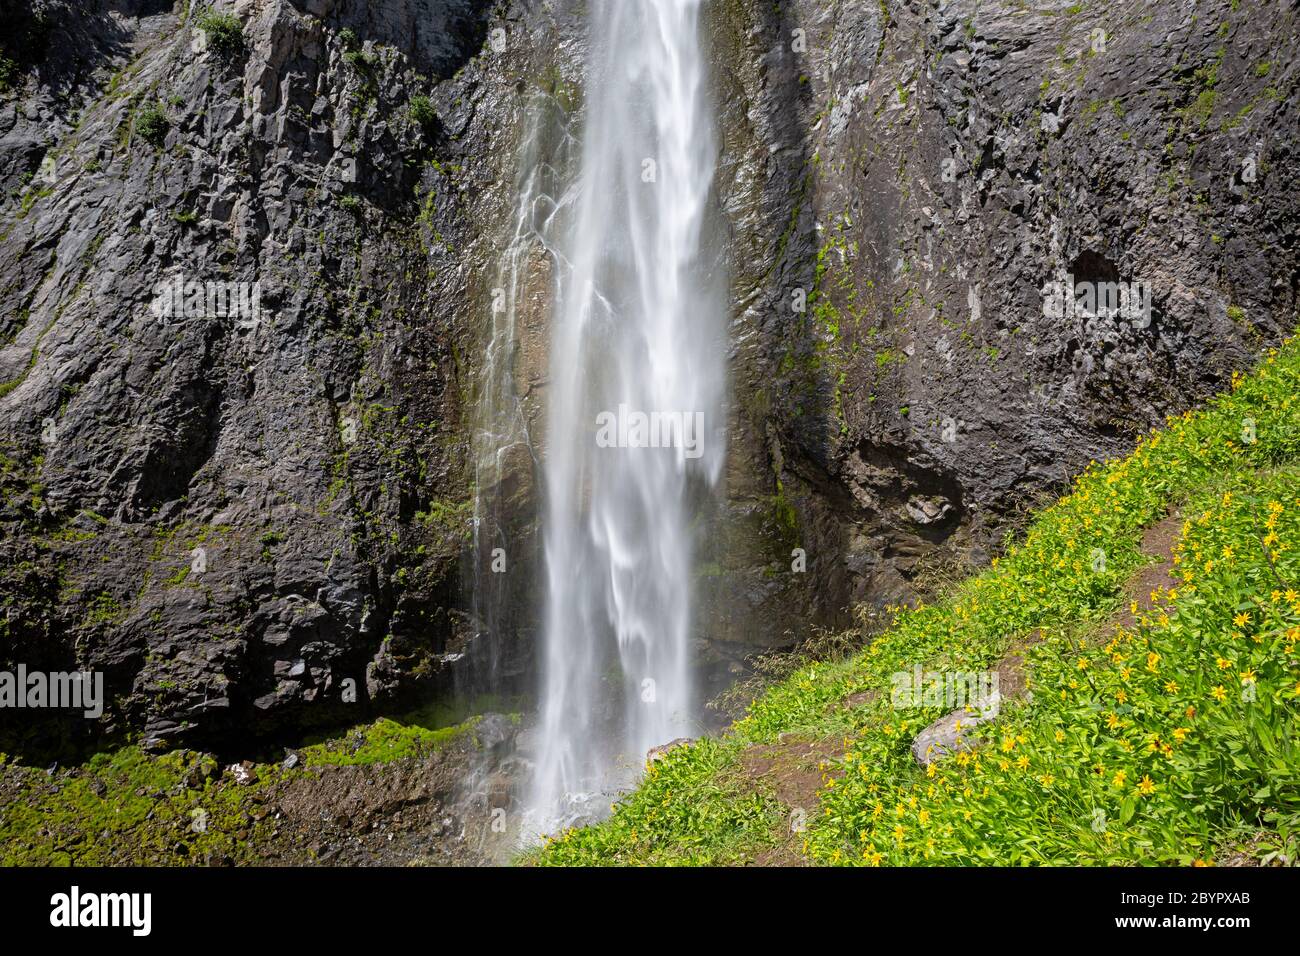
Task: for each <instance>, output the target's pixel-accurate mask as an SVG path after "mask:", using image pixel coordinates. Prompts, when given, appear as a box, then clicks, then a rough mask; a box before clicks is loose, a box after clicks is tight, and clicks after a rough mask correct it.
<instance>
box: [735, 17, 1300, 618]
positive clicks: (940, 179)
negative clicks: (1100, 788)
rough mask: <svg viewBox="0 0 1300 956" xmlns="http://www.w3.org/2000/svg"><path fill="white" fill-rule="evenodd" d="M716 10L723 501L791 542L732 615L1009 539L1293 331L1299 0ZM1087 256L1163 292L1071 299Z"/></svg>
mask: <svg viewBox="0 0 1300 956" xmlns="http://www.w3.org/2000/svg"><path fill="white" fill-rule="evenodd" d="M711 10H712V18H713V23H714V36H715V49H716V51H717V52H716V63H715V69H716V75H717V77H718V82H719V91H720V97H721V99H722V102H723V103H724V104H725V106H724V111H725V113H724V115H725V126H726V134H727V135H726V147H725V153H724V156H723V160H722V162H723V168H722V172H721V175H720V176H719V184H720V192H721V201H722V202H723V203H724V205H725V206H726V208H727V210H728V213H729V216H730V220H731V222H732V223H733V225H734V230H735V234H734V242H733V261H734V263H735V275H736V281H735V290H734V296H735V303H736V314H735V321H734V324H733V336H732V341H733V342H734V343H735V344H736V351H737V359H736V363H735V374H736V383H735V387H734V390H733V392H734V398H735V403H736V419H737V435H738V440H737V441H736V442H735V443H734V444H733V460H732V476H733V480H732V485H731V492H732V495H731V503H732V506H733V512H734V513H735V514H737V515H739V516H748V518H749V521H748V523H746V522H745V521H739V522H733V524H732V527H733V528H736V529H741V532H742V533H743V532H744V530H745V529H749V531H750V532H752V533H751V534H750V535H749V539H748V540H747V541H746V542H745V544H744V545H743V546H741V547H738V548H737V549H736V553H737V554H741V553H747V554H749V555H753V554H761V553H763V551H764V549H766V553H767V555H768V557H769V561H770V562H771V563H770V564H768V565H767V567H766V568H765V569H763V568H755V567H752V566H751V567H749V568H748V569H744V568H741V567H739V566H738V567H737V572H736V574H735V575H734V576H733V580H734V581H737V582H740V586H739V588H738V595H737V596H738V597H739V600H738V601H734V602H733V604H732V607H731V609H730V610H729V611H728V612H727V613H726V614H719V616H718V624H719V630H718V631H716V632H715V634H716V635H717V636H722V637H724V638H726V637H734V639H736V640H740V639H741V635H743V634H745V633H747V632H748V633H752V632H753V631H754V629H755V628H759V627H762V628H764V629H765V630H766V631H767V632H768V633H771V632H772V630H774V629H775V630H777V631H779V630H781V629H782V628H783V627H786V626H789V627H793V626H795V624H796V623H797V622H798V621H800V620H806V619H807V618H808V617H809V616H814V617H820V618H823V619H825V618H826V617H833V616H834V615H835V614H836V612H837V611H838V609H840V608H842V607H844V606H846V605H848V604H849V603H851V602H857V601H866V602H868V603H879V602H888V601H897V600H900V599H905V598H908V597H910V596H912V595H914V594H915V593H916V592H917V590H918V588H924V586H925V581H926V579H927V578H928V577H930V576H932V575H935V574H939V575H941V574H942V572H943V569H944V567H945V566H952V565H956V566H958V567H960V566H962V565H967V564H979V563H982V562H984V561H986V560H987V558H988V556H989V554H990V552H991V551H992V550H993V549H994V548H995V546H996V544H997V543H998V541H999V539H1000V537H1001V535H1002V534H1003V533H1004V532H1005V530H1006V529H1007V528H1008V527H1010V526H1013V525H1014V519H1015V517H1016V516H1017V514H1018V513H1019V512H1021V511H1022V510H1023V509H1024V508H1025V507H1026V506H1028V505H1031V504H1033V503H1034V502H1035V501H1036V500H1040V499H1041V497H1042V496H1043V495H1044V493H1045V492H1048V491H1050V490H1052V489H1055V488H1058V487H1059V486H1060V485H1061V484H1062V482H1063V481H1064V480H1065V479H1066V478H1067V477H1068V476H1070V475H1072V474H1075V473H1077V472H1078V471H1079V470H1081V469H1082V468H1083V467H1084V466H1085V465H1086V464H1087V463H1088V461H1089V460H1090V459H1092V458H1100V457H1103V456H1108V455H1112V454H1115V453H1118V452H1119V451H1121V450H1122V449H1124V448H1126V447H1129V446H1131V444H1132V442H1133V440H1134V436H1135V435H1136V434H1137V433H1138V432H1140V431H1143V430H1146V429H1147V428H1149V427H1150V426H1152V425H1153V424H1155V423H1157V422H1159V421H1161V420H1162V419H1163V416H1164V415H1166V414H1167V413H1172V412H1178V411H1181V410H1183V409H1185V408H1187V407H1189V406H1190V405H1192V404H1194V403H1195V402H1197V401H1199V400H1201V399H1203V398H1204V397H1205V396H1207V395H1209V394H1211V393H1213V392H1215V391H1217V390H1220V389H1222V388H1224V387H1225V386H1226V385H1227V384H1228V382H1229V378H1230V376H1231V373H1232V371H1233V370H1235V369H1240V368H1243V367H1245V366H1247V365H1248V364H1249V363H1250V362H1251V361H1252V357H1253V355H1255V354H1256V353H1257V352H1258V350H1259V349H1260V348H1261V347H1262V346H1263V345H1265V344H1266V343H1272V342H1275V341H1276V340H1277V338H1278V337H1279V335H1280V334H1282V333H1283V332H1284V331H1287V330H1290V329H1292V328H1294V327H1295V325H1296V322H1297V290H1298V289H1300V260H1298V259H1297V249H1296V224H1297V214H1298V213H1300V205H1298V204H1297V200H1296V197H1295V194H1294V190H1292V189H1291V179H1292V176H1291V173H1290V171H1291V170H1293V169H1294V168H1295V164H1296V161H1297V159H1298V158H1300V154H1298V150H1300V143H1298V142H1297V132H1298V130H1297V125H1296V123H1295V121H1294V118H1295V116H1296V106H1297V84H1298V82H1300V79H1298V72H1297V63H1296V58H1297V57H1296V55H1297V42H1298V40H1297V36H1298V34H1300V17H1298V16H1297V11H1296V5H1295V4H1263V5H1261V4H1237V3H1231V2H1223V3H1196V4H1185V3H1156V4H1145V5H1132V4H1118V3H1084V4H1076V5H1067V4H1063V3H1060V4H1040V5H1030V4H1017V3H1005V4H989V3H973V2H972V3H964V2H940V3H876V2H874V0H871V2H866V0H863V2H851V0H850V2H838V3H819V2H800V0H796V2H792V3H780V4H776V5H770V4H745V3H717V4H714V5H713V6H712V7H711ZM1070 276H1072V277H1073V279H1072V282H1073V284H1074V286H1075V287H1076V289H1077V291H1078V292H1079V294H1082V290H1083V289H1085V288H1087V287H1089V284H1093V285H1101V284H1105V283H1114V284H1116V285H1118V284H1126V285H1125V288H1126V289H1127V288H1128V285H1127V284H1130V283H1141V284H1142V287H1143V288H1145V289H1148V290H1149V293H1150V299H1149V301H1150V306H1151V308H1150V311H1149V314H1146V315H1137V316H1128V315H1126V314H1120V315H1114V314H1110V313H1108V312H1106V311H1105V310H1104V309H1103V310H1099V309H1093V310H1092V311H1093V313H1094V314H1091V315H1090V314H1087V312H1085V311H1084V310H1083V308H1079V309H1072V310H1067V309H1065V308H1062V306H1061V300H1060V297H1059V296H1057V295H1055V290H1056V289H1057V288H1059V286H1058V285H1056V284H1060V283H1064V282H1066V281H1068V277H1070ZM1086 304H1087V302H1086V301H1084V302H1083V303H1082V305H1086ZM794 547H801V548H803V549H804V550H805V551H806V552H807V560H808V565H807V566H808V573H807V574H806V575H799V574H794V573H790V564H791V558H790V549H792V548H794ZM739 564H740V562H737V565H739ZM751 565H752V562H751ZM737 609H740V610H739V611H738V610H737Z"/></svg>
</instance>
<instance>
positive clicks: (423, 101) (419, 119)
mask: <svg viewBox="0 0 1300 956" xmlns="http://www.w3.org/2000/svg"><path fill="white" fill-rule="evenodd" d="M410 112H411V119H412V120H413V121H414V122H415V123H416V124H417V125H418V126H419V127H420V128H421V129H423V130H424V131H425V132H426V133H431V132H433V130H434V129H435V128H436V127H437V124H438V111H437V110H435V109H434V108H433V103H432V102H430V101H429V98H428V97H427V96H413V97H411V107H410Z"/></svg>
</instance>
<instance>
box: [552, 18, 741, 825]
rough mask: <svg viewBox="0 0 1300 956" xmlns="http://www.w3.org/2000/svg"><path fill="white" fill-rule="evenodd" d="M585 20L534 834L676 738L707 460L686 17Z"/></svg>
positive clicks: (691, 56)
mask: <svg viewBox="0 0 1300 956" xmlns="http://www.w3.org/2000/svg"><path fill="white" fill-rule="evenodd" d="M591 17H592V23H591V37H590V55H589V63H588V72H587V78H586V96H585V103H586V115H585V120H584V122H585V125H584V128H583V130H582V137H581V150H580V156H579V170H578V172H577V180H576V182H575V184H574V195H573V210H572V215H571V216H569V217H568V219H567V223H566V228H565V235H564V236H562V237H560V240H559V241H560V244H561V247H562V260H563V262H564V268H562V269H561V270H560V271H559V274H558V276H557V287H556V291H555V294H556V302H555V309H554V313H553V320H552V325H553V328H552V338H551V345H550V358H549V362H550V376H549V381H550V385H549V393H548V409H547V416H548V417H547V424H546V454H545V471H544V475H545V489H544V490H545V504H544V510H543V543H544V552H545V592H546V596H545V609H544V618H543V644H542V648H541V660H540V667H541V702H540V703H541V716H540V727H539V732H540V741H539V747H538V753H537V761H536V767H535V772H534V780H533V785H532V795H531V800H530V805H531V808H532V813H533V815H534V816H533V819H534V821H535V823H534V825H535V826H537V827H538V828H539V829H541V830H547V829H555V828H556V827H558V826H562V825H565V824H566V823H568V822H571V821H574V820H576V819H580V818H583V817H585V816H589V815H590V814H589V813H588V811H587V807H586V805H587V804H591V805H592V806H593V807H594V809H595V810H596V812H597V813H598V812H599V810H600V809H602V808H605V807H607V805H608V802H609V801H608V799H607V795H608V793H609V792H610V791H611V790H616V789H618V788H619V787H622V786H626V785H627V784H629V783H630V782H631V781H632V780H633V779H634V778H635V775H636V773H637V771H639V770H640V768H641V766H642V764H643V762H644V760H645V755H646V751H647V750H648V749H649V748H651V747H653V746H655V745H657V744H661V743H664V742H666V741H669V740H671V739H673V738H676V737H680V736H685V735H688V734H690V732H691V729H692V726H693V722H692V710H693V707H694V706H695V701H694V698H693V689H692V674H691V661H690V657H691V655H690V634H691V619H692V580H693V577H694V569H693V554H694V551H695V545H696V540H695V539H696V535H697V533H698V532H697V528H696V525H697V523H698V522H697V518H698V516H699V514H700V511H701V507H702V505H703V503H704V502H706V501H708V500H709V498H710V496H711V495H712V494H714V492H715V489H716V488H717V486H718V484H719V481H720V477H721V472H722V467H723V462H724V458H725V449H724V447H723V446H724V443H725V417H724V416H725V410H724V400H725V395H726V354H725V349H726V328H725V310H726V292H727V288H726V273H725V268H724V267H723V259H722V257H723V253H722V249H723V248H724V242H723V241H721V240H720V238H717V237H715V235H714V234H713V230H714V229H715V228H716V222H715V221H714V220H715V215H714V207H715V204H714V203H713V202H712V195H711V190H712V186H713V183H712V180H713V173H714V163H715V159H716V155H717V146H716V140H715V135H714V130H713V118H712V112H711V111H712V106H711V102H710V91H709V88H708V83H707V71H706V67H705V62H704V54H703V50H702V36H701V33H702V25H701V22H700V2H699V0H637V2H623V0H601V2H597V3H593V4H592V5H591ZM602 795H604V799H598V798H599V797H601V796H602Z"/></svg>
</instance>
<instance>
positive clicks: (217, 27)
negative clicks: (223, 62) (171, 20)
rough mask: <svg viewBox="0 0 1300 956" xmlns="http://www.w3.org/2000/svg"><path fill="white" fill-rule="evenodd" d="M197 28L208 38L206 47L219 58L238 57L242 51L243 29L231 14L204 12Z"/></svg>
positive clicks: (236, 18) (237, 19)
mask: <svg viewBox="0 0 1300 956" xmlns="http://www.w3.org/2000/svg"><path fill="white" fill-rule="evenodd" d="M198 27H199V29H200V30H202V31H203V33H204V34H205V35H206V36H207V38H208V46H210V47H211V48H212V51H213V52H214V53H216V54H217V56H220V57H233V56H238V55H239V54H240V53H242V52H243V50H244V28H243V26H242V25H241V24H240V22H239V18H238V17H237V16H235V15H234V14H233V13H216V12H214V11H212V10H208V11H206V12H205V13H204V14H203V16H201V17H199V21H198Z"/></svg>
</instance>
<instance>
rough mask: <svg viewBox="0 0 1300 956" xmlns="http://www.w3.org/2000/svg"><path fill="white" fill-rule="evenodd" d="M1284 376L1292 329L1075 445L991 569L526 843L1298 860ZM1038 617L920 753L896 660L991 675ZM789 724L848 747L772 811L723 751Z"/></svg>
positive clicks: (1294, 452)
mask: <svg viewBox="0 0 1300 956" xmlns="http://www.w3.org/2000/svg"><path fill="white" fill-rule="evenodd" d="M1298 392H1300V342H1297V341H1295V340H1291V341H1289V342H1288V343H1286V344H1285V345H1284V346H1283V347H1282V348H1281V349H1280V350H1276V351H1271V352H1269V353H1268V354H1267V355H1266V356H1265V358H1264V360H1263V362H1262V364H1261V366H1260V367H1259V369H1258V370H1257V371H1256V372H1255V373H1254V374H1252V375H1249V376H1245V377H1243V376H1234V381H1233V387H1232V390H1231V391H1229V392H1227V393H1225V394H1223V395H1221V396H1220V397H1218V398H1217V399H1215V400H1214V401H1213V402H1212V403H1210V405H1209V406H1208V407H1207V408H1206V409H1205V410H1204V411H1201V412H1199V413H1190V412H1189V413H1187V414H1185V415H1181V416H1178V417H1175V418H1172V419H1170V420H1169V422H1168V423H1167V426H1166V427H1165V428H1164V429H1161V430H1158V431H1153V432H1152V433H1151V434H1149V435H1147V436H1146V437H1145V438H1144V439H1143V440H1142V441H1141V442H1140V443H1139V445H1138V447H1137V448H1136V450H1135V451H1134V452H1133V454H1131V455H1130V456H1128V457H1126V458H1123V459H1120V460H1117V461H1113V462H1109V463H1093V464H1092V465H1091V466H1089V467H1088V469H1087V470H1086V471H1085V472H1084V473H1083V474H1082V475H1081V476H1079V478H1078V479H1077V480H1076V482H1075V483H1074V486H1073V489H1072V491H1071V492H1070V493H1069V494H1068V495H1067V496H1066V497H1064V498H1062V499H1061V500H1060V501H1058V502H1057V503H1056V504H1055V505H1053V506H1052V507H1050V508H1048V509H1047V510H1046V511H1044V512H1043V513H1042V514H1041V515H1039V516H1038V518H1037V519H1036V520H1035V521H1034V523H1033V524H1032V526H1031V527H1030V528H1029V530H1028V532H1027V533H1026V534H1025V536H1024V537H1023V538H1022V539H1021V540H1019V541H1016V542H1014V543H1012V544H1010V545H1009V547H1008V548H1007V550H1006V552H1005V554H1003V556H1002V557H1001V559H1000V560H997V561H995V562H994V563H993V565H992V566H991V567H989V568H988V569H987V570H986V571H984V572H983V573H981V574H979V575H977V576H975V577H973V578H970V579H969V580H967V581H966V582H965V583H963V584H961V585H960V586H958V587H956V588H955V589H954V590H953V592H952V593H951V594H949V595H948V596H947V597H945V598H944V599H943V600H941V601H939V602H937V603H935V604H933V605H928V606H920V607H913V608H900V609H896V611H897V616H896V618H895V620H894V622H893V624H892V625H891V626H890V627H889V628H888V629H887V630H886V631H885V632H884V633H883V634H882V635H881V636H880V637H879V638H877V639H876V640H875V641H874V642H872V643H871V644H870V646H869V647H868V648H867V649H866V650H865V651H864V652H863V653H861V654H859V655H857V656H855V657H853V658H851V659H849V660H846V661H843V662H839V663H833V664H814V665H811V666H808V667H805V668H802V669H800V670H799V671H798V672H797V673H795V674H794V675H793V676H791V677H790V678H789V679H787V680H786V681H785V682H784V683H782V684H780V685H778V686H776V687H774V688H773V689H771V690H770V691H769V692H768V693H767V694H766V695H765V696H763V697H762V698H761V699H759V700H758V701H756V702H755V703H754V704H753V705H752V706H751V707H750V709H749V712H748V714H747V715H746V716H745V717H744V718H743V719H742V720H740V721H738V722H737V723H736V724H734V725H733V726H732V727H731V728H730V729H729V731H728V732H727V733H726V734H724V735H723V736H721V737H719V738H714V739H704V740H701V741H699V742H697V743H696V744H695V745H693V746H691V747H682V748H677V749H675V750H673V751H671V752H670V753H669V754H668V755H667V757H666V758H665V759H663V760H662V761H660V762H658V763H656V764H654V765H653V766H651V767H649V768H647V774H646V777H645V779H644V781H643V783H642V784H641V786H640V787H639V788H638V789H637V790H636V791H634V792H633V793H632V794H631V795H630V796H628V797H627V798H626V799H625V800H624V801H622V802H621V803H620V804H619V805H618V806H617V807H616V808H615V810H614V812H613V814H612V815H611V817H610V818H609V819H607V820H606V821H604V822H603V823H600V824H598V825H595V826H592V827H588V828H585V829H580V830H570V831H568V832H566V833H564V834H561V835H559V836H557V837H556V838H555V839H553V840H551V841H550V842H549V843H548V844H547V845H546V846H545V847H543V848H541V849H539V850H537V851H535V852H533V853H532V854H530V855H529V857H528V858H527V859H528V860H529V861H530V862H534V863H538V864H543V865H565V864H571V865H600V864H643V863H724V862H736V861H739V860H751V859H754V858H755V857H756V856H758V855H759V854H761V853H762V852H763V851H764V850H765V849H768V848H771V847H774V846H776V845H778V844H780V843H783V842H793V844H794V845H795V852H796V853H797V854H798V855H799V856H801V857H802V858H804V859H805V860H807V861H809V862H813V863H822V864H840V865H844V864H858V865H862V864H868V865H870V864H876V865H881V864H884V865H894V864H1004V865H1022V864H1062V865H1065V864H1069V865H1077V864H1105V865H1109V864H1170V865H1178V864H1198V863H1199V864H1204V863H1215V862H1222V861H1224V860H1226V859H1230V858H1232V857H1233V856H1234V855H1235V854H1238V853H1244V854H1245V855H1246V856H1247V857H1248V858H1250V859H1254V860H1257V861H1263V862H1269V861H1272V860H1276V859H1279V858H1287V859H1290V860H1292V861H1294V860H1295V858H1296V852H1297V846H1296V837H1295V834H1296V831H1297V829H1300V746H1298V745H1297V739H1298V738H1297V730H1300V728H1298V727H1297V716H1298V715H1300V696H1298V695H1300V666H1298V665H1297V654H1296V652H1295V645H1296V641H1297V638H1300V554H1298V553H1297V551H1296V548H1295V545H1296V543H1297V541H1300V495H1298V494H1297V490H1298V489H1300V403H1297V400H1296V395H1297V393H1298ZM1175 508H1177V509H1180V510H1181V512H1182V514H1184V515H1185V516H1186V518H1187V520H1186V521H1185V523H1184V524H1183V527H1182V532H1181V535H1180V537H1179V539H1178V541H1177V543H1176V545H1175V550H1174V564H1173V572H1174V574H1175V575H1176V577H1177V583H1176V585H1175V586H1174V587H1172V589H1168V590H1165V589H1162V590H1161V592H1160V593H1157V594H1155V595H1153V596H1152V597H1153V598H1154V603H1153V605H1152V607H1151V608H1150V609H1149V610H1146V611H1142V609H1141V608H1137V607H1130V608H1127V611H1128V613H1127V615H1124V617H1121V616H1120V615H1121V614H1123V612H1124V611H1125V610H1126V609H1125V608H1124V607H1123V606H1122V597H1121V595H1122V594H1123V591H1124V587H1125V585H1126V583H1127V582H1128V581H1129V580H1130V579H1131V578H1132V576H1133V575H1134V573H1135V572H1137V571H1139V570H1140V569H1141V568H1142V567H1143V566H1144V564H1146V563H1148V562H1149V561H1150V559H1149V558H1148V557H1146V556H1144V555H1143V554H1142V552H1141V550H1140V549H1139V543H1140V541H1141V538H1142V534H1143V530H1144V529H1145V528H1147V527H1148V526H1150V525H1152V524H1154V523H1155V522H1157V521H1158V520H1160V519H1161V518H1162V517H1164V516H1165V515H1166V514H1167V513H1168V512H1169V511H1170V510H1171V509H1175ZM1098 553H1100V554H1101V556H1102V558H1101V560H1098V558H1097V555H1098ZM1128 618H1132V620H1131V622H1128V623H1125V622H1126V620H1127V619H1128ZM1031 637H1033V638H1035V639H1036V641H1035V642H1033V643H1032V644H1029V647H1030V649H1029V650H1027V651H1026V666H1027V671H1028V681H1029V690H1030V692H1031V693H1030V695H1029V696H1027V697H1024V698H1020V699H1016V700H1011V699H1007V700H1004V702H1003V705H1002V709H1001V713H1000V714H999V716H998V717H997V719H996V720H993V721H991V722H989V723H986V724H982V725H980V726H979V727H978V728H976V729H974V730H973V731H972V732H971V736H972V741H973V743H974V745H975V746H974V748H973V749H972V750H969V751H967V752H964V753H959V754H957V755H956V756H953V757H949V758H946V759H943V760H940V761H937V762H935V763H933V764H931V765H930V768H928V769H927V768H923V767H921V766H920V765H918V764H917V762H916V761H915V760H914V759H913V757H912V755H911V752H910V747H911V743H912V741H913V739H914V737H915V735H916V733H917V732H918V731H920V730H921V729H922V728H924V727H925V726H927V725H928V724H929V723H931V722H932V721H933V720H935V719H936V718H938V717H941V716H943V715H944V714H945V713H948V712H950V711H951V710H952V708H951V707H946V708H945V707H928V708H914V709H897V708H895V707H894V706H893V704H892V702H891V695H890V693H889V689H890V686H891V679H892V675H894V674H897V673H899V672H903V671H910V670H911V669H912V668H913V667H914V666H916V665H918V664H919V665H921V666H923V667H924V668H925V669H926V670H929V671H949V672H951V671H976V672H979V671H984V670H987V669H990V668H992V667H994V666H995V665H996V664H997V662H998V661H999V660H1000V659H1002V658H1003V656H1004V655H1005V654H1006V652H1007V650H1008V648H1009V647H1011V646H1012V645H1013V643H1017V642H1019V643H1018V644H1017V646H1020V645H1021V644H1026V643H1028V642H1029V639H1030V638H1031ZM849 698H853V699H854V701H855V705H853V706H844V703H845V701H846V700H847V699H849ZM782 734H795V735H798V737H800V738H801V739H813V740H823V741H824V740H830V741H833V742H834V744H835V748H834V752H838V753H839V754H840V756H838V757H833V758H831V759H828V760H826V761H824V762H823V764H822V766H821V790H820V792H819V793H818V797H817V806H814V807H787V806H784V805H782V804H780V803H779V802H778V801H776V800H775V798H774V796H773V790H772V788H771V786H769V785H768V784H767V783H766V782H765V781H764V780H762V779H761V778H759V779H754V778H753V777H752V776H748V775H746V774H743V773H740V772H739V769H740V767H741V766H742V757H743V755H744V753H745V751H746V748H748V747H750V746H752V745H755V744H772V743H774V742H778V741H779V740H780V735H782ZM803 813H806V815H807V826H806V829H805V828H803V827H798V828H796V830H797V832H795V833H793V834H792V833H791V832H790V831H791V824H790V820H791V819H792V818H793V819H795V820H802V819H803V816H802V814H803Z"/></svg>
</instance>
